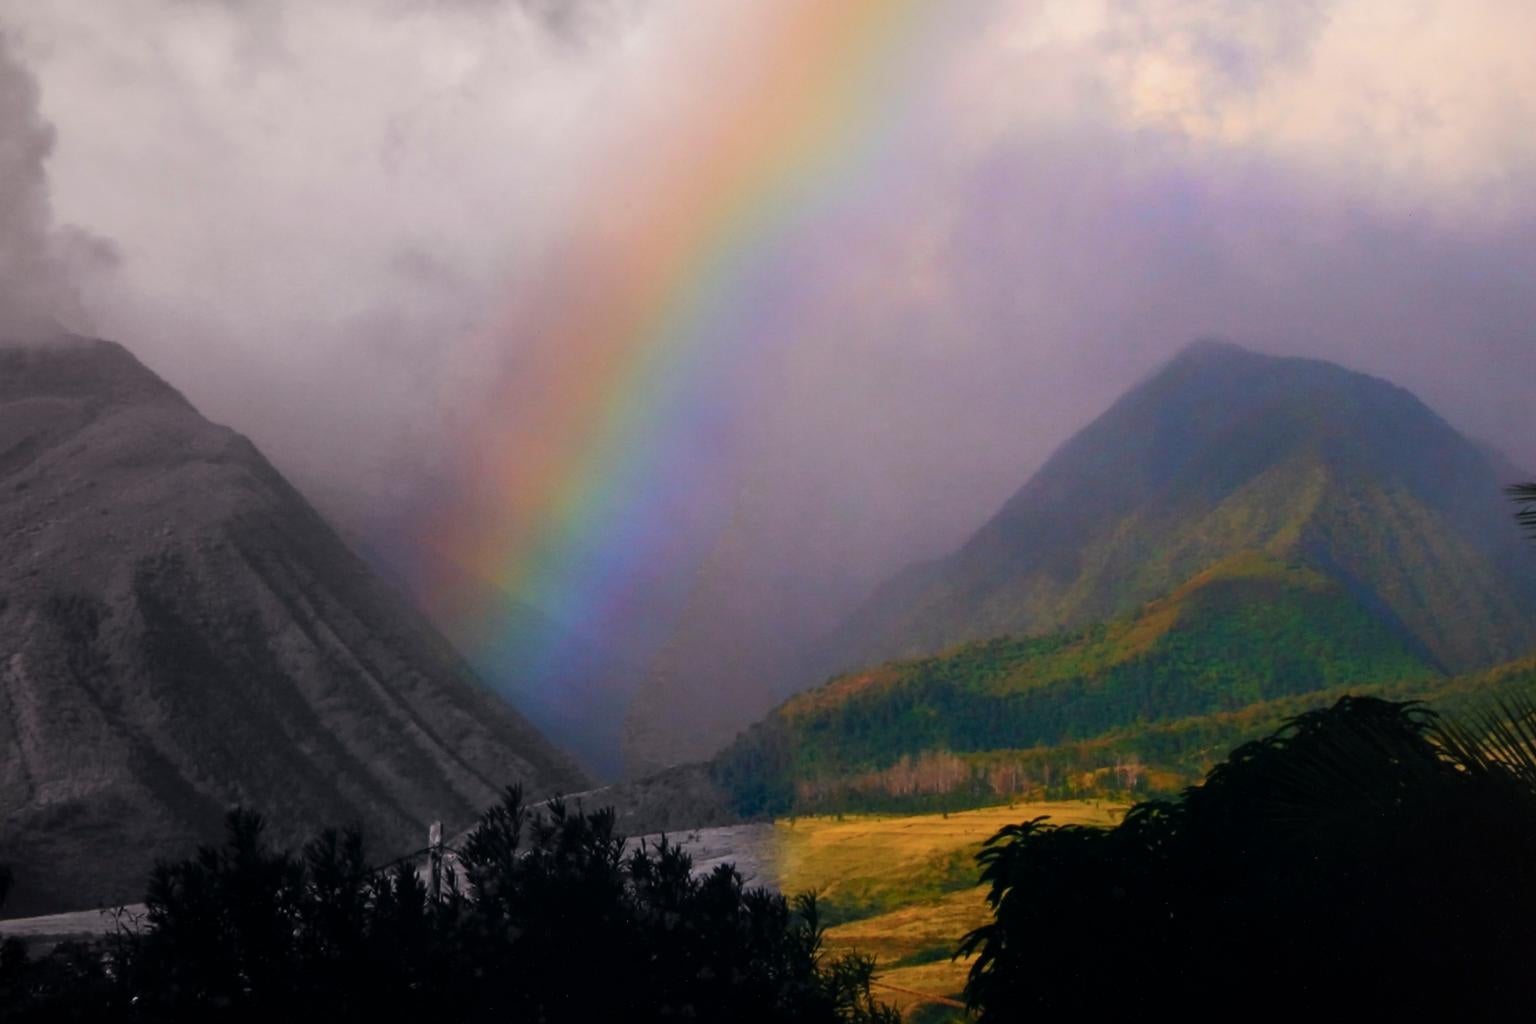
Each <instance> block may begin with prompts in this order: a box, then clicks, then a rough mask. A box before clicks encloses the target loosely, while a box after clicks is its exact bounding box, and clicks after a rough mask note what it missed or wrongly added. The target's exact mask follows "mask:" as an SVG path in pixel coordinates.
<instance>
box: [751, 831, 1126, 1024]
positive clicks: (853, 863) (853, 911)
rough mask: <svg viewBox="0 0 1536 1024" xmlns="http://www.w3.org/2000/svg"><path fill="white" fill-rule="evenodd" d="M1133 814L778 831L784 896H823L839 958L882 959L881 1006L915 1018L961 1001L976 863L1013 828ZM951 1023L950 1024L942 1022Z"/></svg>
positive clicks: (981, 912) (980, 910) (978, 917)
mask: <svg viewBox="0 0 1536 1024" xmlns="http://www.w3.org/2000/svg"><path fill="white" fill-rule="evenodd" d="M1124 811H1125V807H1124V806H1123V805H1118V804H1109V803H1103V802H1098V801H1064V802H1057V803H1019V804H1014V805H1011V806H1002V807H987V808H982V809H980V810H974V811H960V812H955V813H951V814H947V815H944V814H923V815H914V816H910V817H886V816H880V815H845V816H842V817H840V818H832V817H828V818H799V819H795V820H792V821H791V820H786V821H780V822H778V823H776V824H775V826H774V840H775V843H774V845H775V847H776V850H777V858H778V865H779V871H778V873H779V883H780V887H781V889H782V890H783V891H784V892H789V893H793V892H804V891H807V890H815V891H816V893H817V894H818V896H819V897H820V899H821V902H822V903H823V906H824V909H825V910H826V912H827V913H828V916H829V920H830V921H831V922H833V927H831V928H829V929H828V932H827V947H828V950H829V951H830V952H834V953H835V952H845V951H848V950H858V951H860V952H863V953H867V954H869V955H871V956H873V957H875V959H876V962H877V964H878V965H879V966H878V973H877V981H878V982H879V984H880V989H879V996H880V998H881V999H883V1000H885V1001H887V1002H890V1003H892V1004H894V1005H896V1006H898V1007H899V1008H901V1009H902V1011H903V1012H904V1013H906V1014H909V1015H910V1014H913V1013H916V1012H922V1013H923V1014H924V1015H925V1019H928V1018H927V1017H926V1015H927V1014H928V1013H931V1012H934V1010H935V1009H936V1008H938V1007H942V1006H943V1005H945V1003H944V1000H957V999H958V998H959V995H960V990H961V989H962V988H963V987H964V985H965V973H966V971H967V969H968V965H967V964H966V963H965V962H959V961H954V962H952V961H951V960H950V959H949V954H950V953H951V952H953V949H954V946H955V944H956V942H957V941H958V940H959V938H960V936H962V935H964V934H965V933H966V932H968V931H970V930H971V929H973V928H975V927H976V926H978V925H980V924H983V923H985V921H986V919H987V906H986V902H985V900H984V898H983V896H984V890H982V889H981V888H979V887H977V886H976V885H975V879H976V864H975V860H974V858H975V855H976V854H977V853H978V852H979V851H980V850H981V844H982V843H983V842H984V841H986V839H987V838H988V837H990V836H992V835H994V834H995V833H996V832H997V830H998V829H1000V828H1002V827H1003V826H1004V825H1008V824H1012V823H1017V822H1021V821H1027V820H1029V819H1031V818H1037V817H1040V816H1042V815H1048V816H1049V817H1050V819H1051V821H1052V822H1054V823H1056V824H1061V825H1106V826H1107V825H1113V824H1115V823H1116V822H1117V821H1118V820H1119V819H1120V816H1121V815H1122V814H1123V813H1124ZM940 1019H942V1018H940Z"/></svg>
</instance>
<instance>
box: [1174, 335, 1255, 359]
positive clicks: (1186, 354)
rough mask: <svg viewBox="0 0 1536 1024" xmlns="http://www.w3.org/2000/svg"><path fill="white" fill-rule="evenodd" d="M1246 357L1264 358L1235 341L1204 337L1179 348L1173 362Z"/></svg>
mask: <svg viewBox="0 0 1536 1024" xmlns="http://www.w3.org/2000/svg"><path fill="white" fill-rule="evenodd" d="M1239 356H1246V357H1249V358H1264V356H1263V354H1262V353H1259V352H1255V351H1253V350H1252V349H1250V348H1244V347H1243V346H1242V345H1239V344H1237V342H1235V341H1228V340H1227V339H1226V338H1218V337H1205V338H1196V339H1195V340H1194V341H1192V342H1190V343H1189V344H1188V345H1185V346H1184V347H1183V348H1181V349H1180V350H1179V352H1178V354H1177V355H1176V356H1174V357H1173V360H1172V361H1173V362H1176V363H1177V362H1190V361H1195V360H1202V361H1205V360H1216V359H1230V358H1232V357H1239Z"/></svg>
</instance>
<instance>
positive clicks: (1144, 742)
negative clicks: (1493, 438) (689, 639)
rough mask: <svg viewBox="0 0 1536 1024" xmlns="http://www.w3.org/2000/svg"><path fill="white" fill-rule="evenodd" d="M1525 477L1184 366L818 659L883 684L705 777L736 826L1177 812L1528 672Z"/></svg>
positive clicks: (1306, 385) (1461, 444)
mask: <svg viewBox="0 0 1536 1024" xmlns="http://www.w3.org/2000/svg"><path fill="white" fill-rule="evenodd" d="M1517 475H1518V474H1516V473H1515V472H1514V471H1513V470H1511V469H1510V468H1509V467H1508V466H1507V465H1506V464H1504V463H1503V462H1502V460H1501V459H1500V457H1499V456H1497V455H1496V454H1493V453H1491V452H1489V451H1488V450H1487V449H1485V448H1484V447H1482V446H1480V445H1478V444H1475V443H1473V442H1471V441H1468V440H1467V439H1465V438H1463V437H1462V436H1461V435H1459V434H1458V433H1457V432H1456V431H1455V430H1454V429H1452V428H1451V427H1450V426H1449V425H1447V424H1446V423H1445V422H1444V421H1443V420H1441V419H1440V418H1439V417H1438V416H1436V415H1435V414H1434V413H1433V412H1431V411H1430V410H1429V409H1428V408H1426V407H1425V406H1424V405H1423V403H1421V402H1419V401H1418V400H1417V399H1416V398H1414V397H1413V396H1412V395H1410V394H1409V393H1407V392H1406V391H1403V390H1402V389H1400V388H1397V387H1394V386H1392V385H1390V384H1387V383H1385V382H1383V381H1380V380H1377V379H1375V378H1372V377H1368V376H1365V375H1363V374H1358V373H1353V372H1350V371H1348V370H1345V369H1342V368H1340V367H1337V366H1334V365H1331V364H1328V363H1322V362H1317V361H1313V360H1303V359H1281V358H1274V357H1270V356H1264V355H1259V354H1255V353H1252V352H1248V351H1245V350H1243V349H1241V348H1238V347H1236V346H1232V345H1227V344H1223V343H1213V342H1204V343H1200V344H1197V345H1194V346H1192V347H1191V348H1189V349H1187V350H1186V351H1185V352H1184V353H1183V354H1181V355H1180V356H1179V357H1178V358H1176V359H1175V360H1174V361H1173V362H1172V363H1170V364H1169V365H1168V366H1167V367H1166V368H1164V369H1163V370H1162V371H1161V372H1160V373H1158V374H1156V375H1155V376H1154V377H1152V378H1151V379H1150V380H1148V381H1147V382H1145V383H1144V384H1143V385H1141V386H1140V387H1138V388H1137V389H1135V390H1134V391H1132V392H1131V393H1130V394H1128V395H1126V396H1125V397H1124V398H1123V399H1121V400H1120V401H1119V402H1118V403H1116V404H1115V406H1114V407H1113V408H1111V409H1110V410H1109V411H1108V412H1106V413H1105V414H1104V415H1103V416H1102V417H1100V418H1099V419H1098V420H1097V421H1096V422H1095V423H1093V424H1092V425H1091V426H1089V427H1088V428H1087V429H1086V430H1084V431H1083V432H1082V433H1081V434H1079V435H1078V436H1077V437H1075V438H1074V439H1073V440H1071V441H1070V442H1069V443H1068V444H1067V445H1066V446H1065V447H1063V448H1062V449H1061V451H1060V452H1059V453H1058V454H1057V455H1056V456H1055V457H1054V458H1052V459H1051V461H1050V462H1049V463H1048V464H1047V465H1046V466H1045V467H1044V468H1043V469H1042V470H1041V471H1040V472H1039V473H1038V474H1037V475H1036V476H1035V477H1034V479H1032V480H1031V481H1030V482H1029V483H1028V484H1027V485H1026V486H1025V487H1024V488H1023V489H1022V490H1021V491H1019V492H1018V494H1017V495H1016V496H1015V497H1014V498H1013V499H1011V500H1010V501H1009V502H1008V503H1007V504H1006V505H1005V506H1004V508H1003V509H1002V510H1001V511H1000V512H999V513H998V514H997V515H996V516H995V517H994V518H993V519H992V520H991V521H990V522H989V523H988V524H987V525H986V526H985V527H983V528H982V529H981V530H980V531H979V532H978V533H977V534H976V535H975V536H974V537H973V538H972V539H971V540H970V541H969V542H968V543H966V544H965V545H964V546H963V547H962V548H961V549H960V550H959V551H956V552H955V553H954V554H952V555H950V556H949V557H947V558H945V559H942V560H940V561H938V562H936V563H932V564H928V565H923V566H919V567H916V568H914V569H912V570H909V571H908V572H907V573H905V574H903V575H902V576H901V577H899V578H898V579H896V580H894V581H892V582H891V583H890V584H889V585H887V586H886V587H884V588H883V589H882V590H881V591H880V592H879V593H877V594H876V595H875V596H874V597H873V598H872V599H871V600H870V601H869V602H868V604H866V606H865V607H864V608H862V609H861V610H860V612H859V613H858V614H857V615H856V616H854V618H853V619H852V620H851V621H850V622H848V623H847V624H846V625H845V626H844V627H843V628H842V629H841V630H840V631H839V632H838V633H837V634H836V635H835V636H834V637H833V638H832V640H831V641H830V642H829V644H828V645H827V647H826V649H825V650H823V651H822V652H820V655H819V657H820V658H821V663H822V664H823V665H824V666H828V667H840V666H855V665H878V666H879V667H876V668H872V669H864V670H856V671H847V672H844V673H842V674H840V675H837V676H835V677H834V678H833V679H832V680H831V681H830V682H828V683H827V684H826V685H824V686H822V687H820V688H819V689H816V690H812V691H810V692H808V693H804V694H801V695H800V696H798V697H795V698H793V699H791V700H789V701H788V702H786V703H785V704H783V705H781V706H780V707H779V708H778V709H776V710H775V711H774V712H773V713H772V714H771V715H769V716H768V718H767V719H765V720H764V721H763V722H761V723H759V724H758V725H756V726H754V727H753V728H752V729H750V730H748V731H747V732H746V733H745V734H743V735H742V736H741V737H739V738H738V740H737V741H736V742H735V743H734V744H733V745H732V746H731V747H729V748H727V750H726V751H724V752H723V753H722V754H721V755H720V756H719V757H717V759H716V760H715V762H714V765H713V772H714V776H715V778H716V780H717V781H718V782H720V783H722V784H723V785H724V787H725V789H726V790H727V791H729V792H730V793H731V794H732V798H733V799H734V801H735V803H736V805H737V807H738V809H739V810H741V811H742V812H744V813H761V812H764V811H771V812H784V811H789V810H795V809H812V808H817V807H822V808H841V807H868V806H880V805H882V804H892V803H894V804H901V805H905V806H911V805H912V804H913V803H914V802H915V803H923V802H925V801H927V802H931V803H936V804H938V805H960V804H964V803H966V802H976V801H977V800H986V799H996V798H998V797H1010V796H1013V795H1017V794H1024V793H1036V792H1039V791H1041V790H1045V791H1050V792H1062V791H1065V792H1100V791H1105V790H1124V789H1127V788H1132V789H1134V788H1135V787H1137V786H1141V787H1145V786H1148V785H1151V786H1154V787H1156V786H1159V785H1162V786H1171V787H1176V786H1178V785H1182V784H1183V783H1184V782H1185V781H1189V779H1190V778H1192V777H1196V776H1198V774H1199V772H1200V771H1202V770H1204V768H1206V767H1209V764H1210V763H1211V762H1212V761H1214V760H1215V759H1216V758H1219V757H1220V756H1221V755H1223V754H1224V753H1225V752H1226V750H1227V749H1229V748H1230V746H1231V745H1232V744H1233V743H1236V742H1240V741H1241V740H1242V739H1245V738H1247V737H1248V736H1251V735H1257V734H1259V733H1261V732H1263V731H1265V730H1267V729H1272V728H1273V727H1274V726H1275V725H1276V724H1278V722H1279V721H1280V720H1281V719H1283V718H1284V717H1285V716H1286V715H1288V714H1294V713H1297V712H1299V711H1301V710H1303V709H1305V708H1306V707H1308V706H1314V705H1315V704H1317V703H1318V702H1320V701H1323V700H1327V699H1330V698H1332V697H1336V696H1337V695H1339V694H1342V693H1343V692H1345V691H1350V692H1376V693H1383V694H1397V695H1408V696H1414V695H1422V694H1429V693H1431V692H1435V691H1437V689H1445V688H1446V687H1447V686H1449V685H1450V684H1449V683H1448V682H1447V680H1449V679H1451V678H1452V677H1454V676H1457V675H1461V676H1464V677H1466V678H1469V679H1473V680H1477V679H1481V678H1484V677H1482V676H1476V675H1469V674H1471V673H1477V672H1479V671H1481V670H1486V669H1488V668H1490V667H1491V666H1494V665H1497V664H1501V663H1505V662H1509V661H1512V660H1513V659H1515V658H1518V657H1521V656H1524V655H1528V654H1529V653H1530V652H1532V651H1533V650H1536V571H1533V570H1536V550H1533V549H1532V548H1531V547H1530V545H1528V544H1526V543H1525V542H1524V540H1523V539H1522V538H1521V536H1520V531H1519V529H1518V528H1517V526H1516V525H1515V522H1514V520H1513V518H1512V516H1511V515H1510V509H1509V507H1508V502H1507V501H1506V500H1505V498H1504V494H1503V488H1504V485H1505V484H1507V483H1509V482H1510V481H1511V480H1512V479H1514V478H1515V477H1516V476H1517ZM888 659H898V660H888ZM1458 685H1461V686H1462V688H1463V689H1468V688H1470V690H1471V691H1478V692H1480V686H1481V684H1479V683H1476V682H1471V683H1466V682H1463V683H1459V684H1458Z"/></svg>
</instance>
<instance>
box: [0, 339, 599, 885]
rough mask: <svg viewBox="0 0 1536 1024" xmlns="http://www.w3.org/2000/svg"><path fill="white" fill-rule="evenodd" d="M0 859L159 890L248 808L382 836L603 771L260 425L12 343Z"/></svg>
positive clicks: (4, 366)
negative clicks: (421, 594)
mask: <svg viewBox="0 0 1536 1024" xmlns="http://www.w3.org/2000/svg"><path fill="white" fill-rule="evenodd" d="M0 533H3V536H4V537H5V538H6V541H5V544H4V547H3V549H0V822H3V825H0V829H3V831H0V861H9V862H11V863H12V864H13V865H14V867H15V869H16V883H17V890H16V897H17V899H16V905H15V906H14V907H12V908H10V909H11V910H13V912H19V911H22V910H28V909H30V910H36V909H38V908H40V907H49V906H61V905H68V904H74V905H84V904H89V903H92V902H94V901H96V900H99V899H120V898H125V897H130V896H137V894H138V893H139V892H140V891H141V890H142V882H143V878H144V875H145V872H146V871H147V869H148V867H149V866H150V863H151V862H152V859H153V858H154V857H155V856H157V855H162V854H169V853H172V852H176V853H182V852H185V849H186V847H187V845H188V844H189V843H191V842H193V841H197V840H205V839H208V838H210V837H212V836H214V835H216V834H217V830H218V828H219V823H220V818H221V816H222V813H223V811H224V809H225V807H226V806H227V805H228V804H230V803H232V802H237V801H238V802H243V803H245V804H247V805H250V806H252V807H255V808H258V809H261V810H263V811H264V812H266V813H268V814H269V815H270V817H271V819H272V824H273V830H274V835H275V838H277V839H279V840H284V841H288V840H293V839H296V838H299V837H301V836H302V835H304V834H305V833H307V832H308V831H309V830H310V829H312V828H314V827H315V826H318V825H320V824H338V823H346V822H357V823H360V824H362V825H363V826H364V828H365V830H366V831H367V834H368V836H369V839H370V842H371V844H372V848H373V850H374V852H375V853H376V854H379V855H383V854H392V853H393V852H399V851H402V850H405V849H411V848H414V847H416V846H419V845H421V842H422V839H423V837H424V835H425V828H426V825H427V823H428V822H430V821H432V820H434V819H443V820H445V821H447V822H450V823H452V822H463V821H465V820H467V819H468V818H469V817H470V816H471V815H472V814H473V813H474V812H475V811H476V810H477V809H478V808H480V807H481V806H483V805H485V804H486V803H488V802H489V801H491V800H492V799H493V798H494V796H495V795H496V793H497V791H498V789H499V787H500V786H502V785H503V784H505V783H508V782H512V781H517V780H520V781H523V782H524V783H525V784H526V785H527V786H528V787H529V788H530V789H531V790H533V791H534V792H537V793H543V792H548V791H551V790H559V789H563V790H570V789H579V788H582V786H583V784H584V780H583V779H582V777H581V775H580V773H579V772H578V771H577V770H576V769H575V768H574V767H573V766H572V765H571V763H570V762H569V761H568V760H567V759H566V758H565V757H564V756H563V755H561V754H559V753H558V752H556V751H555V750H554V749H552V748H551V747H550V746H549V745H548V744H547V743H546V742H545V741H544V740H543V738H542V737H540V736H539V735H538V733H537V732H536V731H535V730H534V729H533V728H532V727H530V726H529V725H528V724H527V723H526V722H525V721H524V720H523V719H522V718H521V717H519V716H518V715H517V714H516V713H515V712H513V711H512V710H511V709H510V708H509V707H508V706H507V705H506V704H505V703H504V702H503V701H502V700H500V699H499V698H497V697H496V696H495V695H494V694H491V693H489V692H487V691H486V690H485V689H483V688H482V687H481V686H479V685H478V683H477V682H476V680H475V679H474V678H473V677H472V675H471V673H470V672H469V670H468V669H467V668H466V666H465V665H464V664H463V663H462V661H461V660H460V658H459V657H458V656H457V655H456V654H455V653H454V652H453V650H452V649H451V648H450V647H449V646H448V644H447V643H446V642H445V641H444V640H443V639H442V638H441V637H440V636H439V635H438V634H437V633H436V632H435V631H434V630H433V629H432V628H431V627H430V626H428V625H427V624H426V623H425V622H424V621H423V620H422V619H421V617H420V616H419V615H417V614H416V613H415V612H414V611H413V610H412V609H411V608H410V607H409V606H407V605H406V604H405V603H404V602H403V601H402V599H401V598H400V597H399V596H398V595H397V594H396V593H395V592H394V591H393V590H391V589H390V588H388V587H387V586H385V585H383V584H382V583H381V582H380V581H379V580H378V579H377V578H376V577H375V576H374V575H373V574H372V573H371V572H370V571H369V570H368V569H367V568H366V567H365V566H364V564H363V563H362V562H361V561H360V560H359V559H358V558H356V557H355V556H354V555H353V553H352V552H351V551H350V550H349V549H348V548H347V547H346V546H345V544H343V543H342V542H341V541H340V540H339V539H338V538H337V536H336V534H335V533H334V532H333V531H332V530H331V529H330V528H329V527H328V526H327V525H326V523H325V522H324V521H322V520H321V519H320V517H319V516H318V515H317V514H316V513H315V512H314V511H313V510H312V509H311V508H310V506H309V505H308V504H307V503H306V502H305V501H304V499H303V498H302V497H301V496H300V495H299V494H298V493H297V492H296V491H294V490H293V488H291V487H290V486H289V485H288V484H287V483H286V482H285V481H284V480H283V479H282V477H281V476H280V475H279V474H278V473H277V472H276V471H275V470H274V469H273V468H272V467H271V466H270V465H269V464H268V463H267V461H266V460H265V459H264V458H263V457H262V456H261V455H260V453H259V452H257V451H256V449H255V448H254V447H253V446H252V445H251V444H250V443H249V442H248V441H246V440H245V439H244V438H242V437H240V436H239V435H237V434H235V433H234V432H232V431H230V430H227V429H225V428H222V427H218V426H215V425H213V424H211V423H209V422H208V421H206V420H204V419H203V418H202V417H201V416H200V415H198V413H197V412H196V410H194V409H193V408H192V407H191V406H190V405H189V404H188V403H187V402H186V401H185V400H184V399H182V397H181V396H180V395H179V394H177V393H176V392H175V391H174V390H173V389H172V388H170V387H169V386H168V385H166V384H165V383H164V382H162V381H161V380H159V379H158V378H157V377H155V376H154V375H153V374H152V373H150V372H149V371H148V370H146V369H145V368H144V367H143V366H141V365H140V364H139V363H138V362H137V361H136V360H135V359H134V358H133V357H132V356H131V355H129V354H128V353H127V352H126V351H125V350H123V349H122V348H120V347H119V346H116V345H113V344H111V343H107V342H99V341H83V340H78V339H76V340H68V341H61V342H59V343H56V344H49V345H45V346H33V347H8V348H3V349H0Z"/></svg>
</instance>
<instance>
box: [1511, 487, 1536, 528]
mask: <svg viewBox="0 0 1536 1024" xmlns="http://www.w3.org/2000/svg"><path fill="white" fill-rule="evenodd" d="M1509 496H1510V497H1511V498H1512V499H1514V502H1515V504H1517V505H1519V506H1520V511H1519V512H1517V513H1515V518H1517V519H1518V520H1519V521H1520V525H1521V526H1523V527H1525V530H1526V532H1527V533H1529V534H1530V535H1531V537H1532V539H1536V483H1533V484H1516V485H1515V486H1513V487H1511V488H1509Z"/></svg>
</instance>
